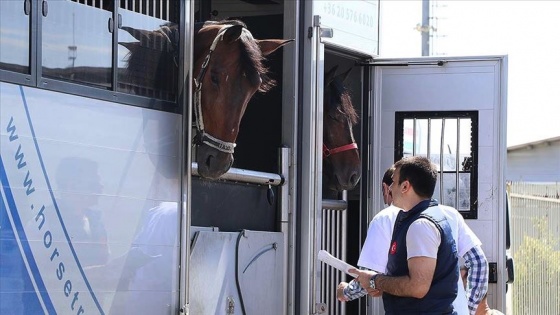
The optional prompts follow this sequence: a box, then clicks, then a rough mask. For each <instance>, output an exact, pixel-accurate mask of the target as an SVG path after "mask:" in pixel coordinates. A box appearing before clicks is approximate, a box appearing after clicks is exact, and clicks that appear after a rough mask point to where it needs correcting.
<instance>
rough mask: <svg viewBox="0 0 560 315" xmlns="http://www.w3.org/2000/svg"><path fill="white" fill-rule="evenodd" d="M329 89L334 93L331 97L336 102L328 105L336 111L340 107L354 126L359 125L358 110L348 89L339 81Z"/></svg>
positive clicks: (335, 81)
mask: <svg viewBox="0 0 560 315" xmlns="http://www.w3.org/2000/svg"><path fill="white" fill-rule="evenodd" d="M327 88H329V89H331V91H332V92H333V94H332V95H331V97H332V98H334V99H335V100H336V101H334V102H333V101H332V100H331V101H330V102H328V104H327V105H328V106H330V109H332V110H336V109H337V107H338V106H340V110H341V111H342V113H344V114H345V115H346V116H347V117H348V119H349V120H350V122H351V123H352V125H355V124H357V123H358V118H359V117H358V113H357V112H356V109H355V108H354V106H353V105H352V98H351V96H350V91H349V90H348V88H346V86H344V84H343V83H342V82H341V81H340V80H339V79H335V80H333V81H332V82H331V83H330V84H329V85H328V86H327ZM338 104H340V105H338Z"/></svg>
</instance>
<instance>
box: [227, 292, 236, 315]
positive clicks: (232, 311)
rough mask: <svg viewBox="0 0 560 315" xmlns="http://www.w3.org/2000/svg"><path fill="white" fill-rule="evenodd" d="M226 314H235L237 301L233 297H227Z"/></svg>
mask: <svg viewBox="0 0 560 315" xmlns="http://www.w3.org/2000/svg"><path fill="white" fill-rule="evenodd" d="M226 314H227V315H233V314H235V301H234V300H233V297H231V296H228V297H227V305H226Z"/></svg>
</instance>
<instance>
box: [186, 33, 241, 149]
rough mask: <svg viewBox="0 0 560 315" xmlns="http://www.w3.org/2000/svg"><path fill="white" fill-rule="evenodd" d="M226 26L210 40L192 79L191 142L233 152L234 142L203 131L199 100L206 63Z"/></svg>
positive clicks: (222, 35)
mask: <svg viewBox="0 0 560 315" xmlns="http://www.w3.org/2000/svg"><path fill="white" fill-rule="evenodd" d="M228 28H230V26H226V27H224V28H222V29H221V30H220V31H219V32H218V34H217V35H216V38H214V41H213V42H212V45H211V46H210V50H209V51H208V54H207V55H206V57H205V58H204V62H203V63H202V67H201V69H200V73H199V74H198V77H197V78H196V79H194V86H195V88H196V89H195V92H194V114H195V119H196V129H197V134H196V136H195V138H194V141H193V143H194V144H206V145H208V146H210V147H212V148H214V149H216V150H218V151H221V152H224V153H230V154H233V152H234V150H235V146H236V144H235V143H234V142H227V141H224V140H221V139H218V138H216V137H213V136H212V135H210V134H209V133H207V132H205V131H204V118H203V116H202V101H201V97H202V80H203V79H204V75H205V74H206V70H208V63H209V62H210V57H211V56H212V53H213V52H214V49H216V45H218V42H219V41H221V40H223V38H224V33H225V32H226V30H227V29H228Z"/></svg>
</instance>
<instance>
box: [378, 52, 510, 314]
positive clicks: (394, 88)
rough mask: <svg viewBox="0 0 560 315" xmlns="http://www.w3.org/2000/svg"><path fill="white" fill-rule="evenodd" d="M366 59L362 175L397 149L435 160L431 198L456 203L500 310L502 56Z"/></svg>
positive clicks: (391, 157) (491, 300)
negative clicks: (366, 140)
mask: <svg viewBox="0 0 560 315" xmlns="http://www.w3.org/2000/svg"><path fill="white" fill-rule="evenodd" d="M370 66H372V67H371V69H372V71H371V72H370V73H371V75H372V78H371V79H372V82H373V89H372V92H371V95H370V97H371V100H372V102H371V110H372V111H371V113H372V115H371V117H370V119H371V121H370V123H371V124H372V125H371V126H372V128H371V134H370V136H371V142H372V145H371V146H370V148H371V149H370V150H371V151H370V154H371V157H372V158H371V159H369V161H370V162H369V163H370V165H368V166H369V168H370V169H371V170H373V171H372V172H371V174H372V175H371V176H372V178H371V181H370V182H371V183H373V187H376V186H375V183H380V182H381V176H382V175H383V173H384V171H385V169H386V168H387V167H389V166H390V165H391V164H392V163H393V162H394V161H396V160H398V159H400V158H401V157H403V156H408V155H424V156H428V157H429V158H430V159H431V160H432V162H434V163H436V164H438V165H439V169H440V176H439V179H438V184H437V187H436V192H435V196H434V198H436V199H438V200H440V202H441V203H442V204H446V205H450V206H454V207H455V208H457V209H458V210H459V211H460V212H461V213H462V214H463V216H464V217H465V219H466V222H467V224H468V225H469V226H470V227H471V228H472V230H473V231H474V232H475V233H476V235H477V236H478V237H479V238H480V240H481V241H482V243H483V245H482V248H483V250H484V252H485V254H486V256H487V258H488V261H489V263H490V284H489V291H488V303H489V304H490V306H491V307H492V308H497V309H500V310H501V311H503V312H505V305H506V303H505V296H506V291H505V289H506V280H507V275H506V268H505V257H506V242H505V216H506V213H505V210H506V207H505V196H506V192H505V177H504V172H505V169H506V165H505V162H506V81H507V57H506V56H492V57H476V58H474V57H469V58H465V57H457V58H445V59H441V58H417V59H412V60H397V59H390V60H389V59H376V60H375V62H374V63H373V64H372V65H370ZM377 190H378V189H374V190H373V196H372V198H371V199H370V200H369V201H368V203H369V204H370V207H369V208H370V209H373V212H372V213H371V214H372V215H373V214H375V213H376V212H378V211H379V210H380V209H383V205H382V198H381V195H380V192H378V191H377ZM370 212H371V211H370ZM374 300H379V299H374ZM372 308H373V311H374V313H375V311H379V310H380V309H382V303H380V302H379V301H375V302H374V306H373V307H372Z"/></svg>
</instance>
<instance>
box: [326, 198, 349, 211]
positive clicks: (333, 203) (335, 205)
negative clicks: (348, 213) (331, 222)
mask: <svg viewBox="0 0 560 315" xmlns="http://www.w3.org/2000/svg"><path fill="white" fill-rule="evenodd" d="M322 207H323V209H330V210H335V211H340V210H346V209H347V208H348V202H347V201H346V200H333V199H323V206H322Z"/></svg>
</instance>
